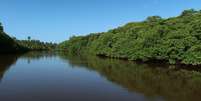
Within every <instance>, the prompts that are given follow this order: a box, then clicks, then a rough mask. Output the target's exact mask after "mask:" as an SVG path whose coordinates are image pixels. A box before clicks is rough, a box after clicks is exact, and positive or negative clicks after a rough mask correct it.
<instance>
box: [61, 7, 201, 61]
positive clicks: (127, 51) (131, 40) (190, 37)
mask: <svg viewBox="0 0 201 101" xmlns="http://www.w3.org/2000/svg"><path fill="white" fill-rule="evenodd" d="M200 43H201V12H200V11H195V10H193V9H190V10H185V11H184V12H183V13H182V14H181V15H180V16H178V17H172V18H168V19H163V18H161V17H159V16H152V17H148V18H147V19H146V20H145V21H142V22H132V23H128V24H126V25H125V26H122V27H119V28H116V29H112V30H109V31H108V32H104V33H95V34H90V35H87V36H78V37H72V38H71V39H70V40H68V41H65V42H63V43H61V44H60V45H59V46H60V47H59V48H61V49H64V50H67V51H68V52H72V53H76V54H78V53H79V54H80V53H82V52H83V51H85V52H88V53H89V54H95V55H102V56H108V57H113V58H124V59H128V60H142V61H150V60H164V61H167V62H169V63H170V64H176V63H182V64H191V65H200V64H201V52H200V51H201V45H200Z"/></svg>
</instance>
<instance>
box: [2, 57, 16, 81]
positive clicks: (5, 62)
mask: <svg viewBox="0 0 201 101" xmlns="http://www.w3.org/2000/svg"><path fill="white" fill-rule="evenodd" d="M18 57H19V55H0V80H1V79H2V78H3V75H4V73H5V72H6V71H7V70H8V69H9V67H10V66H11V65H13V64H15V62H16V61H17V58H18Z"/></svg>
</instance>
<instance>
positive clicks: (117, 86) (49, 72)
mask: <svg viewBox="0 0 201 101" xmlns="http://www.w3.org/2000/svg"><path fill="white" fill-rule="evenodd" d="M200 99H201V73H200V72H199V71H197V70H188V69H185V68H184V69H181V68H178V67H176V66H164V65H153V64H151V65H150V64H144V63H135V62H133V61H124V60H115V59H107V58H99V57H95V56H74V55H69V54H64V53H52V52H30V53H27V54H20V55H0V100H1V101H198V100H200Z"/></svg>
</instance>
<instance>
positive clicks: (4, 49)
mask: <svg viewBox="0 0 201 101" xmlns="http://www.w3.org/2000/svg"><path fill="white" fill-rule="evenodd" d="M56 45H57V44H55V43H48V42H46V43H45V42H40V41H39V40H31V37H28V40H17V39H16V38H11V37H10V36H8V35H7V34H6V33H5V32H4V31H3V26H2V25H1V23H0V48H1V49H0V53H16V52H25V51H30V50H51V49H54V48H56Z"/></svg>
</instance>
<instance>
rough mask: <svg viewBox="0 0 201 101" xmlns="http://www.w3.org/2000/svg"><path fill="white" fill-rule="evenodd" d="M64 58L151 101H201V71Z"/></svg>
mask: <svg viewBox="0 0 201 101" xmlns="http://www.w3.org/2000/svg"><path fill="white" fill-rule="evenodd" d="M60 57H61V58H62V59H63V60H66V61H68V62H69V63H70V64H71V65H75V66H74V67H80V68H82V67H85V68H87V69H90V70H93V71H96V72H98V73H99V74H100V75H102V76H103V77H105V78H106V79H107V80H109V81H111V82H113V83H115V84H118V85H120V86H122V87H123V88H125V89H127V90H128V91H130V92H138V93H142V94H144V95H145V96H146V97H147V98H148V99H150V100H154V99H155V98H156V97H161V98H163V99H164V100H168V101H169V100H171V101H197V100H199V99H201V92H200V91H201V73H200V72H197V71H193V70H190V71H189V70H186V69H178V68H177V67H174V66H162V65H157V66H154V65H148V64H137V63H134V62H131V61H130V62H128V61H122V60H115V59H106V58H98V57H90V56H73V55H69V54H64V53H60ZM185 68H186V67H185Z"/></svg>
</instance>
